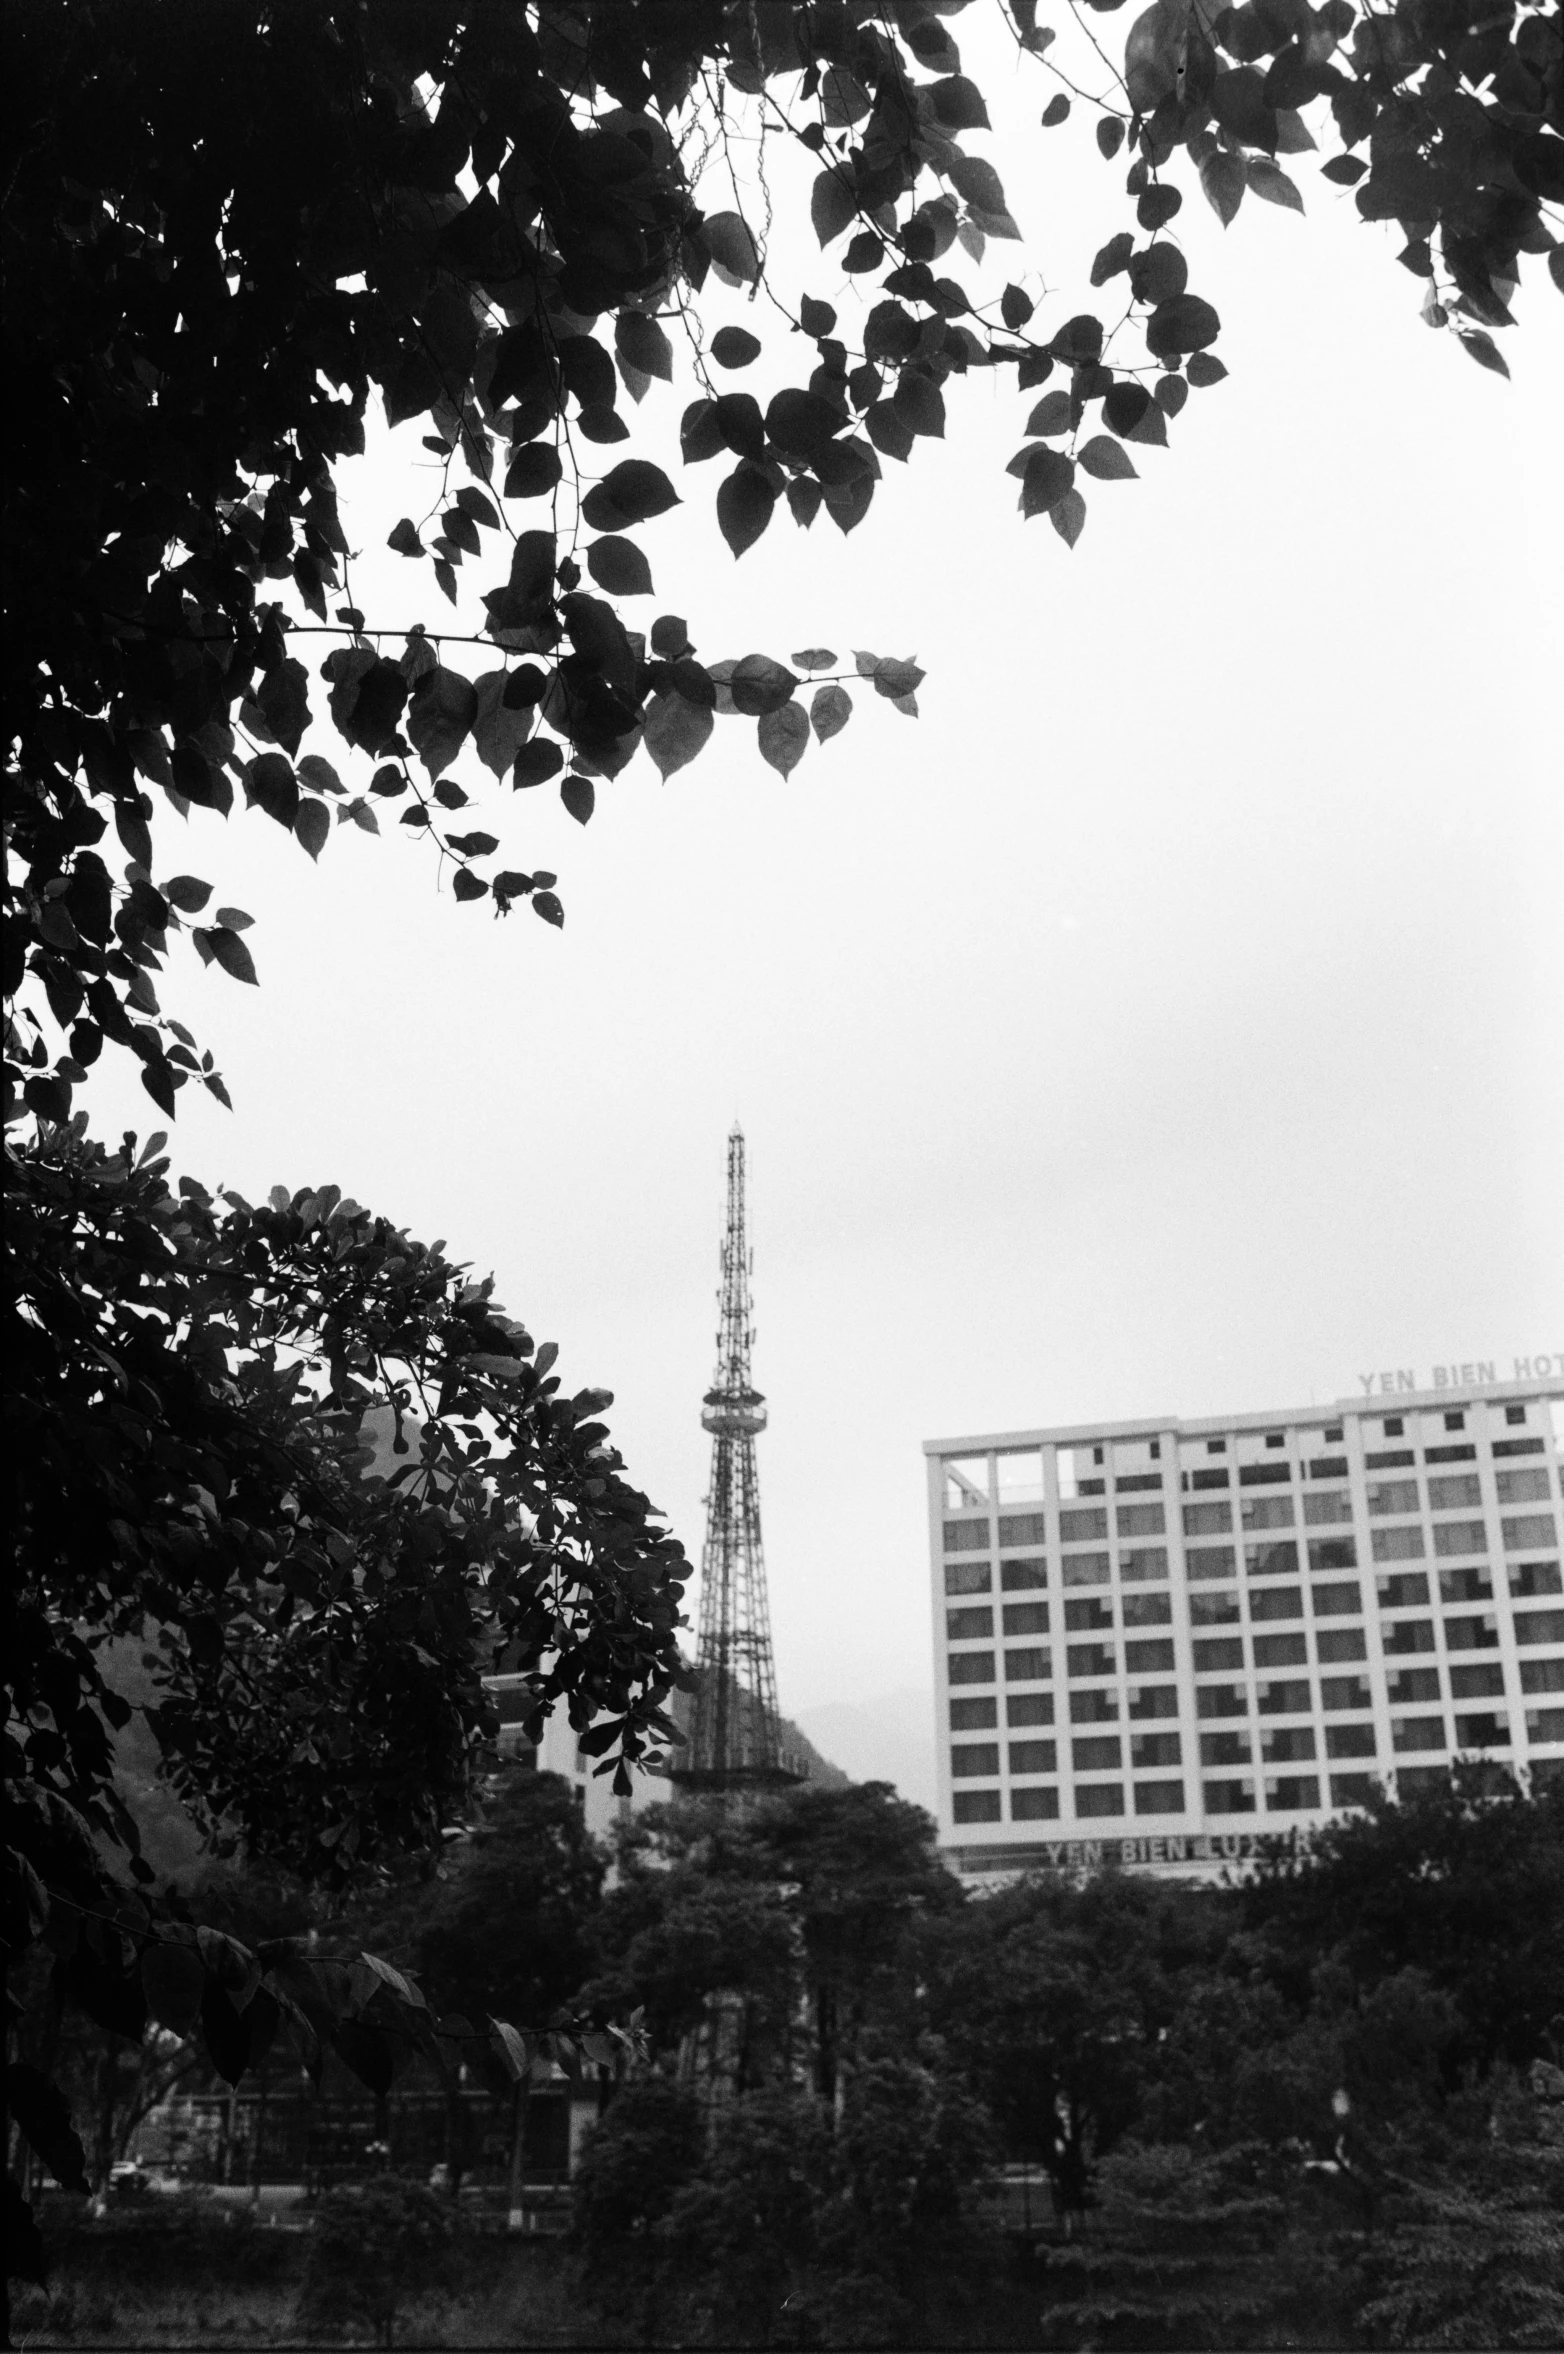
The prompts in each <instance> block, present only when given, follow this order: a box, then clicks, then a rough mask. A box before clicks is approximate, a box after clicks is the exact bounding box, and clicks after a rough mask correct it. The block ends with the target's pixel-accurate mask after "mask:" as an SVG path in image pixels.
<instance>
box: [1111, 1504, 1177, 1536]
mask: <svg viewBox="0 0 1564 2354" xmlns="http://www.w3.org/2000/svg"><path fill="white" fill-rule="evenodd" d="M1114 1519H1115V1520H1116V1522H1117V1524H1118V1532H1119V1535H1120V1536H1121V1537H1160V1536H1161V1535H1162V1534H1163V1533H1164V1531H1165V1530H1166V1528H1167V1525H1168V1516H1167V1514H1166V1513H1165V1512H1164V1511H1163V1509H1162V1506H1161V1505H1160V1504H1121V1505H1120V1506H1119V1507H1118V1509H1117V1511H1116V1512H1115V1514H1114Z"/></svg>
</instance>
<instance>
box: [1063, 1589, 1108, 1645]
mask: <svg viewBox="0 0 1564 2354" xmlns="http://www.w3.org/2000/svg"><path fill="white" fill-rule="evenodd" d="M1064 1623H1065V1627H1066V1629H1067V1631H1068V1632H1069V1633H1070V1634H1072V1635H1090V1634H1093V1633H1095V1632H1096V1631H1097V1630H1098V1629H1100V1628H1103V1627H1108V1628H1111V1627H1112V1625H1113V1605H1112V1603H1111V1602H1109V1601H1106V1600H1105V1599H1104V1597H1103V1596H1102V1595H1101V1594H1077V1595H1075V1596H1074V1597H1073V1598H1072V1599H1068V1600H1067V1601H1066V1602H1065V1606H1064Z"/></svg>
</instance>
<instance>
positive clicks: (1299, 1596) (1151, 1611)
mask: <svg viewBox="0 0 1564 2354" xmlns="http://www.w3.org/2000/svg"><path fill="white" fill-rule="evenodd" d="M1560 1590H1561V1577H1560V1571H1559V1566H1558V1563H1557V1562H1553V1561H1549V1562H1532V1563H1528V1564H1527V1565H1526V1567H1525V1568H1524V1569H1521V1570H1517V1571H1515V1572H1513V1573H1512V1575H1511V1578H1510V1593H1511V1595H1512V1596H1513V1597H1515V1598H1518V1599H1532V1600H1535V1599H1537V1598H1538V1597H1545V1596H1547V1595H1550V1594H1557V1593H1558V1592H1560ZM1439 1599H1440V1601H1441V1602H1442V1603H1444V1604H1445V1605H1446V1606H1455V1607H1459V1606H1460V1605H1461V1604H1462V1603H1466V1602H1491V1601H1492V1599H1493V1582H1492V1579H1491V1578H1490V1577H1489V1575H1488V1573H1487V1571H1486V1570H1483V1569H1456V1570H1444V1571H1441V1573H1440V1578H1439ZM1243 1600H1244V1601H1245V1602H1246V1603H1247V1610H1244V1609H1241V1607H1240V1595H1239V1592H1238V1590H1237V1589H1236V1588H1235V1589H1233V1590H1231V1591H1228V1590H1226V1589H1223V1590H1219V1591H1217V1592H1214V1593H1209V1594H1207V1593H1197V1594H1191V1595H1190V1597H1189V1623H1190V1625H1191V1627H1192V1628H1193V1629H1194V1630H1195V1631H1196V1632H1197V1634H1198V1632H1199V1630H1200V1629H1201V1628H1203V1627H1223V1626H1237V1625H1238V1624H1239V1623H1240V1621H1241V1619H1243V1618H1245V1617H1246V1618H1247V1620H1248V1623H1249V1624H1250V1625H1251V1626H1265V1625H1269V1624H1274V1623H1276V1622H1278V1621H1286V1620H1289V1619H1301V1618H1303V1617H1304V1616H1305V1611H1304V1604H1303V1588H1302V1587H1301V1586H1258V1587H1251V1588H1250V1589H1249V1591H1248V1593H1247V1595H1246V1596H1244V1597H1243ZM1377 1600H1378V1603H1379V1607H1380V1609H1381V1610H1382V1611H1399V1610H1427V1609H1428V1608H1429V1602H1430V1597H1429V1589H1428V1580H1427V1579H1426V1577H1384V1578H1380V1579H1379V1580H1378V1581H1377ZM1309 1604H1310V1611H1309V1615H1312V1616H1313V1617H1314V1618H1317V1619H1319V1618H1359V1617H1361V1616H1362V1615H1363V1597H1362V1590H1361V1588H1360V1587H1359V1586H1358V1585H1357V1584H1356V1582H1354V1583H1352V1584H1350V1585H1331V1586H1324V1585H1320V1586H1313V1587H1311V1588H1310V1589H1309ZM999 1620H1000V1627H999V1631H1000V1633H1001V1634H1003V1635H1005V1636H1013V1635H1046V1634H1048V1633H1049V1632H1050V1631H1051V1628H1050V1606H1049V1604H1048V1603H1046V1602H1007V1603H1005V1604H1004V1605H1003V1606H1002V1607H1001V1609H1000V1612H999ZM1172 1623H1173V1602H1172V1597H1171V1596H1170V1595H1168V1594H1125V1595H1123V1596H1121V1597H1120V1603H1119V1613H1118V1618H1117V1620H1115V1616H1114V1610H1113V1604H1112V1602H1111V1600H1109V1599H1108V1598H1107V1597H1106V1596H1104V1595H1098V1594H1093V1595H1089V1596H1086V1597H1080V1596H1076V1597H1072V1598H1067V1599H1066V1601H1065V1604H1064V1618H1063V1631H1064V1633H1066V1634H1069V1635H1089V1634H1111V1633H1113V1631H1114V1629H1115V1626H1116V1625H1119V1626H1122V1627H1123V1628H1124V1629H1126V1630H1129V1629H1131V1628H1141V1627H1165V1626H1171V1625H1172ZM1484 1623H1485V1624H1487V1625H1492V1624H1493V1623H1494V1619H1493V1613H1492V1612H1487V1613H1485V1614H1484ZM1386 1634H1387V1639H1388V1638H1390V1637H1392V1636H1393V1634H1394V1630H1393V1629H1387V1630H1386ZM993 1636H994V1612H993V1609H992V1607H991V1606H989V1605H987V1604H984V1605H978V1606H975V1607H971V1608H967V1609H961V1610H947V1611H946V1613H945V1639H946V1641H947V1642H950V1643H976V1642H990V1641H992V1640H993ZM1457 1648H1465V1649H1473V1648H1475V1649H1482V1648H1483V1645H1482V1644H1481V1643H1480V1642H1465V1641H1464V1639H1463V1640H1462V1641H1461V1642H1458V1644H1457ZM1196 1656H1197V1659H1198V1656H1199V1647H1198V1645H1197V1648H1196ZM1359 1656H1360V1657H1361V1656H1362V1654H1361V1652H1360V1653H1359Z"/></svg>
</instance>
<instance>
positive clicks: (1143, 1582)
mask: <svg viewBox="0 0 1564 2354" xmlns="http://www.w3.org/2000/svg"><path fill="white" fill-rule="evenodd" d="M1167 1574H1168V1554H1167V1547H1166V1546H1165V1545H1141V1546H1139V1547H1138V1548H1137V1549H1136V1551H1135V1552H1133V1553H1121V1554H1120V1555H1119V1576H1120V1578H1121V1579H1122V1580H1123V1582H1124V1584H1125V1585H1127V1586H1147V1585H1150V1584H1152V1583H1153V1581H1154V1580H1156V1579H1157V1578H1165V1577H1166V1576H1167Z"/></svg>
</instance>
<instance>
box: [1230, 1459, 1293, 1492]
mask: <svg viewBox="0 0 1564 2354" xmlns="http://www.w3.org/2000/svg"><path fill="white" fill-rule="evenodd" d="M1291 1477H1292V1465H1291V1464H1290V1463H1244V1464H1240V1466H1239V1471H1238V1484H1239V1486H1240V1487H1241V1488H1270V1487H1279V1486H1280V1485H1281V1482H1282V1481H1283V1480H1284V1479H1291Z"/></svg>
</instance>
